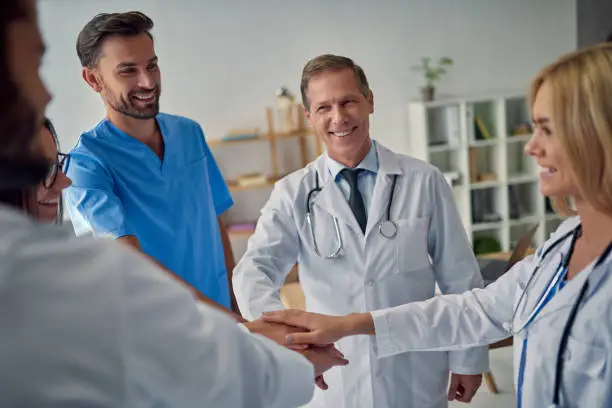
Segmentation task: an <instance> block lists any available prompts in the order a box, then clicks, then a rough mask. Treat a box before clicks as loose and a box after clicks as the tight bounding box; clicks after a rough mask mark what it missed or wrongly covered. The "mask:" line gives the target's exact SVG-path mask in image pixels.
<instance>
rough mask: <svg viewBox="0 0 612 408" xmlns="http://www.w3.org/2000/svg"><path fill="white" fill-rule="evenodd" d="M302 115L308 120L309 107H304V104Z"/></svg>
mask: <svg viewBox="0 0 612 408" xmlns="http://www.w3.org/2000/svg"><path fill="white" fill-rule="evenodd" d="M304 116H305V117H306V119H308V120H310V109H308V108H306V107H305V106H304Z"/></svg>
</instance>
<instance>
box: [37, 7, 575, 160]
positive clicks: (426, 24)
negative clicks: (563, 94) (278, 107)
mask: <svg viewBox="0 0 612 408" xmlns="http://www.w3.org/2000/svg"><path fill="white" fill-rule="evenodd" d="M39 3H40V19H41V24H42V27H43V35H44V36H45V38H46V41H47V43H48V46H49V52H48V55H47V56H46V58H45V62H44V68H43V72H44V75H45V78H46V80H47V83H48V85H49V87H50V88H51V90H52V92H53V94H54V101H53V102H52V104H51V105H50V108H49V112H48V113H49V116H50V117H51V118H52V120H53V121H54V122H55V123H56V127H57V129H58V132H60V137H61V140H62V143H63V148H64V150H66V149H68V148H70V147H72V145H73V144H74V143H75V141H76V139H77V138H78V135H79V133H80V132H81V131H83V130H86V129H88V128H89V127H91V126H92V125H94V124H95V123H96V122H97V121H98V120H99V119H100V118H101V117H102V115H103V109H102V103H101V102H100V100H99V99H98V96H97V95H96V94H94V93H93V91H91V90H90V89H89V88H87V86H86V85H85V83H84V82H83V81H82V79H81V76H80V66H79V62H78V59H77V56H76V52H75V42H76V36H77V33H78V32H79V30H80V29H81V27H82V26H83V25H84V24H85V22H86V21H87V20H88V19H89V18H91V17H92V16H93V15H95V14H96V13H98V12H111V11H126V10H132V9H135V10H140V11H143V12H145V13H146V14H148V15H149V16H150V17H152V18H153V20H154V21H155V29H154V35H155V37H156V45H157V53H158V55H159V57H160V64H161V68H162V73H163V83H162V87H163V91H162V99H161V104H162V109H163V110H164V111H168V112H172V113H179V114H183V115H186V116H189V117H191V118H194V119H196V120H198V121H199V122H200V123H201V124H202V126H203V128H204V130H205V132H206V133H207V135H208V137H209V138H218V137H220V136H222V135H223V133H224V132H225V131H226V130H228V129H230V128H236V127H250V126H257V125H259V126H262V127H263V125H264V117H265V115H264V107H265V106H266V105H270V104H272V103H273V100H274V92H275V90H276V89H277V88H278V87H279V85H281V84H286V85H287V86H289V87H290V89H291V90H292V91H293V92H295V93H296V94H297V93H299V79H300V73H301V69H302V66H303V64H304V63H305V62H306V61H307V60H308V59H309V58H311V57H313V56H316V55H318V54H321V53H327V52H331V53H339V54H344V55H347V56H350V57H352V58H354V59H355V60H356V61H357V63H359V64H361V65H362V66H363V67H364V69H365V71H366V73H367V75H368V77H369V79H370V82H371V86H372V89H373V91H374V95H375V114H374V116H373V118H372V126H371V129H372V136H373V137H375V138H377V139H379V140H380V141H381V142H382V143H384V144H386V145H388V146H389V147H391V148H394V149H397V150H399V151H405V147H406V141H405V133H406V125H405V104H406V102H407V101H408V100H409V99H411V98H414V97H416V96H417V95H418V87H419V86H420V85H421V79H420V77H419V76H418V75H417V74H415V73H412V72H411V71H410V68H409V67H410V65H411V64H413V63H416V62H418V61H419V59H420V57H421V56H424V55H431V56H432V57H439V56H443V55H448V56H450V57H452V58H454V59H455V67H453V68H452V72H451V73H450V75H448V76H447V77H446V78H445V79H444V80H443V82H442V83H441V84H440V87H441V90H440V92H442V93H445V94H464V93H487V92H492V91H500V90H523V89H526V87H527V84H528V81H529V79H530V77H531V76H532V75H533V74H534V73H535V72H536V71H537V69H539V68H540V67H541V66H542V65H543V64H545V63H547V62H550V61H551V60H552V59H554V58H555V57H557V56H558V55H559V54H560V53H563V52H565V51H568V50H571V49H574V48H575V46H576V0H378V1H373V0H310V1H296V0H284V1H283V0H258V1H253V0H223V1H213V0H87V1H85V0H39Z"/></svg>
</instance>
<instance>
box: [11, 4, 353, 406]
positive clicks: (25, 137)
mask: <svg viewBox="0 0 612 408" xmlns="http://www.w3.org/2000/svg"><path fill="white" fill-rule="evenodd" d="M43 48H44V47H43V43H42V39H41V36H40V32H39V29H38V25H37V19H36V5H35V2H34V1H33V0H3V1H2V2H1V4H0V145H1V146H2V149H0V231H2V233H1V234H0V332H1V334H0V406H1V407H20V408H28V407H36V408H45V407H48V408H51V407H64V408H71V407H75V408H76V407H78V408H84V407H99V408H106V407H108V408H115V407H143V408H144V407H161V406H164V407H177V408H181V407H183V408H190V407H194V408H195V407H220V408H221V407H232V408H234V407H236V408H238V407H244V408H247V407H248V408H251V407H262V408H263V407H266V408H269V407H278V408H286V407H290V406H297V405H300V404H302V403H305V402H306V401H308V400H309V399H310V398H311V396H312V390H313V388H314V378H315V376H316V375H318V374H320V372H322V371H323V370H325V369H326V368H328V367H329V366H331V365H334V364H340V363H341V361H340V360H341V359H340V358H338V357H337V356H334V353H333V351H330V350H331V349H324V350H321V349H318V350H317V349H312V350H307V351H303V352H302V353H301V354H303V355H304V356H305V357H306V358H304V357H303V356H301V355H300V354H299V353H297V352H294V351H291V350H288V349H285V348H283V347H281V346H279V345H277V344H275V343H274V342H272V341H271V340H269V339H267V338H265V337H263V336H259V335H252V334H250V333H248V331H246V330H244V329H246V328H249V329H251V328H253V329H256V328H255V327H252V326H251V325H250V323H245V325H244V327H243V328H240V327H239V326H238V325H237V324H236V322H235V321H233V320H232V319H231V318H230V317H228V314H227V313H226V314H223V312H221V311H217V310H215V309H213V308H211V307H210V306H207V305H201V306H200V307H198V304H197V302H196V300H195V298H194V297H193V296H192V295H191V293H190V292H189V291H188V290H187V289H186V288H185V287H182V286H181V284H180V283H178V282H177V281H176V280H174V279H173V278H171V277H170V276H169V275H167V274H166V273H165V272H163V271H162V270H161V269H159V268H158V267H156V266H155V265H154V264H153V263H152V262H150V261H149V260H147V259H145V258H143V257H142V255H140V254H138V253H136V252H135V251H131V250H129V249H127V248H124V247H122V246H120V245H118V244H116V243H114V242H110V241H94V240H93V239H78V240H77V239H74V238H73V237H71V234H69V233H68V232H67V231H64V232H61V231H60V230H58V229H57V228H56V227H53V226H40V225H36V224H35V221H34V220H33V218H32V217H29V216H28V215H27V214H26V212H28V211H29V210H32V208H33V207H35V205H33V204H34V203H35V192H34V190H35V186H36V185H37V183H39V182H41V181H42V180H43V179H44V177H45V175H46V174H52V173H53V172H54V165H57V163H49V162H47V161H46V160H44V158H43V157H42V156H41V155H40V153H39V148H38V147H37V146H36V145H35V143H34V140H35V135H36V134H37V133H38V129H37V126H41V125H42V114H43V112H44V110H45V107H46V105H47V103H48V102H49V100H50V95H49V93H48V92H47V90H46V88H45V86H44V85H43V83H42V81H41V78H40V76H39V70H38V68H39V66H40V60H41V57H42V50H43ZM256 324H259V325H260V327H259V328H260V329H263V330H267V329H265V325H267V323H256ZM268 329H270V327H268ZM309 360H310V362H309ZM311 363H312V364H311Z"/></svg>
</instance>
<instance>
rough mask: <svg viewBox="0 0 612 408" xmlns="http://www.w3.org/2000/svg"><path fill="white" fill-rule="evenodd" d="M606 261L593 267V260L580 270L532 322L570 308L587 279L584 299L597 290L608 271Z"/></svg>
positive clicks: (608, 266)
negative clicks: (585, 268) (587, 285)
mask: <svg viewBox="0 0 612 408" xmlns="http://www.w3.org/2000/svg"><path fill="white" fill-rule="evenodd" d="M608 258H609V257H608ZM606 261H607V260H604V263H603V264H602V265H600V266H598V267H597V268H595V267H594V266H595V262H593V263H592V264H591V265H589V266H588V267H587V270H584V271H582V272H580V273H579V274H577V275H576V276H575V277H574V278H573V279H572V280H571V281H569V282H567V284H566V286H565V287H564V288H563V289H562V290H561V291H560V292H559V293H557V294H556V295H555V296H554V297H553V298H552V299H551V300H550V302H549V303H548V305H546V307H545V308H544V309H543V310H542V312H541V313H540V314H539V315H538V316H537V317H536V318H535V319H534V322H535V321H537V320H539V319H541V318H543V317H545V316H546V315H548V314H551V313H556V312H558V311H560V310H563V309H567V308H571V307H572V306H573V304H574V303H575V302H576V300H577V298H578V296H579V294H580V291H581V289H582V286H583V285H584V283H585V281H586V280H587V279H588V281H589V288H588V292H587V293H586V297H585V298H584V299H588V297H589V296H590V295H591V294H592V293H593V292H594V291H596V290H597V287H598V286H599V284H600V283H601V281H602V279H604V278H605V277H606V276H607V273H606V272H608V270H609V268H610V262H606Z"/></svg>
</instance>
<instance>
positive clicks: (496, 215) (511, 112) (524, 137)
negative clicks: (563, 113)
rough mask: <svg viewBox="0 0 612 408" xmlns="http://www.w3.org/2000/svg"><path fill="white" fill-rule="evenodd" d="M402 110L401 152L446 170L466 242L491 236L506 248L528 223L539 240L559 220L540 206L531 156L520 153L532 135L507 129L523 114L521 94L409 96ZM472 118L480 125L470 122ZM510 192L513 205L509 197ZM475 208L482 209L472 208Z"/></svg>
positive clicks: (541, 199)
mask: <svg viewBox="0 0 612 408" xmlns="http://www.w3.org/2000/svg"><path fill="white" fill-rule="evenodd" d="M408 115H409V136H408V140H409V143H408V145H409V150H408V154H410V155H411V156H414V157H417V158H420V159H422V160H425V161H427V162H429V163H431V164H433V165H434V166H436V167H438V168H439V169H440V170H441V171H442V172H443V173H445V175H447V179H448V180H449V181H450V182H451V184H452V186H453V192H454V196H455V201H456V204H457V207H458V209H459V213H460V214H461V219H462V220H463V224H464V227H465V229H466V231H467V233H468V236H469V237H470V239H471V240H472V243H474V242H475V239H478V238H481V237H492V238H495V240H496V241H497V242H498V243H499V245H500V247H501V250H502V251H509V250H511V249H512V248H513V247H514V244H515V243H516V241H517V240H518V239H519V238H520V237H521V236H522V235H523V234H524V233H525V232H527V231H528V230H529V228H531V227H532V226H533V225H535V224H539V225H540V228H538V231H537V232H536V236H535V238H534V241H535V242H534V245H540V244H541V243H542V242H544V240H545V239H546V238H548V236H549V235H550V233H551V232H552V231H554V229H555V228H556V227H557V226H558V225H559V223H560V222H561V221H562V218H561V217H559V216H557V215H556V214H551V213H549V212H548V211H547V205H546V200H545V198H544V197H543V196H542V195H541V194H540V192H539V185H538V183H539V176H538V168H537V165H536V163H535V160H534V159H533V158H532V157H528V156H526V155H525V154H524V153H523V150H524V148H525V144H526V143H527V142H528V141H529V138H530V136H531V135H530V134H518V135H515V132H514V130H513V129H514V127H515V126H516V125H518V124H520V123H529V122H530V120H529V109H528V101H527V97H526V95H522V94H498V95H487V96H477V97H465V98H455V99H445V100H439V101H433V102H411V103H410V104H409V106H408ZM476 118H478V119H479V121H480V123H481V124H482V125H483V126H484V128H485V132H482V131H480V129H482V128H480V127H478V126H477V125H476V123H475V119H476ZM483 134H486V136H488V138H487V137H484V138H483V137H482V135H483ZM487 174H488V175H489V177H488V178H487V177H486V175H487ZM483 175H485V177H484V179H479V176H483ZM512 196H515V197H516V202H517V203H518V212H517V211H516V210H513V208H515V207H513V206H512V205H511V198H512ZM480 208H483V210H482V211H478V210H479V209H480ZM485 214H486V215H485Z"/></svg>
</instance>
